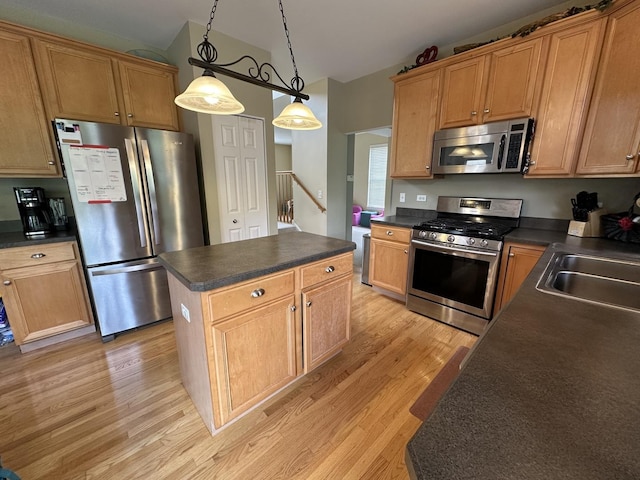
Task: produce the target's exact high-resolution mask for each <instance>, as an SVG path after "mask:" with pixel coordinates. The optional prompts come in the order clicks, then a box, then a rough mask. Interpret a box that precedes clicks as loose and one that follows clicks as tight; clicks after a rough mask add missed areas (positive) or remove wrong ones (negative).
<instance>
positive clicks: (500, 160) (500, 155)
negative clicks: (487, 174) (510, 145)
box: [498, 135, 507, 171]
mask: <svg viewBox="0 0 640 480" xmlns="http://www.w3.org/2000/svg"><path fill="white" fill-rule="evenodd" d="M506 141H507V136H506V135H502V138H501V139H500V149H499V150H498V171H501V170H502V157H504V144H505V142H506Z"/></svg>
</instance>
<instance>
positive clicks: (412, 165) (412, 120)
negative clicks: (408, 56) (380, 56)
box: [390, 70, 441, 178]
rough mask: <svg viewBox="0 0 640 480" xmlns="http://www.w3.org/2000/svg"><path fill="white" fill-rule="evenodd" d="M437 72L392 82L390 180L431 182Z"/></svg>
mask: <svg viewBox="0 0 640 480" xmlns="http://www.w3.org/2000/svg"><path fill="white" fill-rule="evenodd" d="M440 74H441V72H440V70H434V71H427V72H424V73H421V74H419V75H412V76H408V75H410V74H405V75H402V76H398V77H395V78H394V81H395V82H396V83H395V86H394V103H393V128H392V137H391V170H390V172H391V177H393V178H403V177H404V178H430V177H432V176H433V174H432V172H431V156H432V152H433V133H434V132H435V131H436V127H437V115H438V101H439V91H440Z"/></svg>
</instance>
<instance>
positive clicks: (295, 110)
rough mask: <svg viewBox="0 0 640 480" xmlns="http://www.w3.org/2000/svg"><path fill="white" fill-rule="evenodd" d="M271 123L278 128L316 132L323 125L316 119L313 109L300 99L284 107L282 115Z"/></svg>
mask: <svg viewBox="0 0 640 480" xmlns="http://www.w3.org/2000/svg"><path fill="white" fill-rule="evenodd" d="M271 123H273V125H275V126H276V127H280V128H286V129H288V130H316V129H318V128H321V127H322V123H320V121H319V120H318V119H317V118H316V117H315V115H314V114H313V112H312V111H311V109H310V108H309V107H307V106H306V105H303V104H302V100H300V99H299V98H296V99H295V100H294V101H293V103H291V104H290V105H287V106H286V107H284V109H283V110H282V113H281V114H280V115H278V117H277V118H274V119H273V122H271Z"/></svg>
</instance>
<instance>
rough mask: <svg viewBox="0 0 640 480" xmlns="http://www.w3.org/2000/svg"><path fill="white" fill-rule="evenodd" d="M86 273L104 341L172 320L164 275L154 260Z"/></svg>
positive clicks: (165, 275)
mask: <svg viewBox="0 0 640 480" xmlns="http://www.w3.org/2000/svg"><path fill="white" fill-rule="evenodd" d="M87 273H88V278H89V285H90V287H91V294H92V297H93V303H94V307H95V310H96V315H97V319H98V324H99V326H100V334H101V335H102V336H103V337H109V336H113V335H114V334H116V333H119V332H123V331H125V330H129V329H132V328H136V327H140V326H143V325H147V324H150V323H153V322H157V321H159V320H164V319H166V318H169V317H171V303H170V300H169V285H168V282H167V272H166V270H165V269H164V267H163V266H162V265H160V264H159V263H158V262H157V260H156V259H155V258H150V259H144V260H136V261H132V262H126V263H118V264H114V265H108V266H101V267H91V268H89V269H87ZM103 339H104V338H103Z"/></svg>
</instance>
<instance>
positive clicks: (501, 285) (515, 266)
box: [493, 243, 546, 315]
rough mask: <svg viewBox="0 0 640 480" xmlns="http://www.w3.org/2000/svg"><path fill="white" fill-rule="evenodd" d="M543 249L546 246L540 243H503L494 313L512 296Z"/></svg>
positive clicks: (538, 258)
mask: <svg viewBox="0 0 640 480" xmlns="http://www.w3.org/2000/svg"><path fill="white" fill-rule="evenodd" d="M545 250H546V247H544V246H540V245H529V244H519V243H506V244H505V246H504V249H503V250H502V258H501V263H500V274H499V276H498V288H497V291H496V300H495V303H494V309H493V312H494V315H495V314H497V313H498V312H499V311H500V310H501V309H502V307H504V306H505V305H506V304H507V303H509V301H510V300H511V298H513V296H514V295H515V294H516V292H517V291H518V289H519V288H520V285H522V282H524V280H525V278H527V276H528V275H529V273H531V270H533V267H534V266H535V264H536V263H537V262H538V260H540V257H541V256H542V254H543V253H544V251H545Z"/></svg>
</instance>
